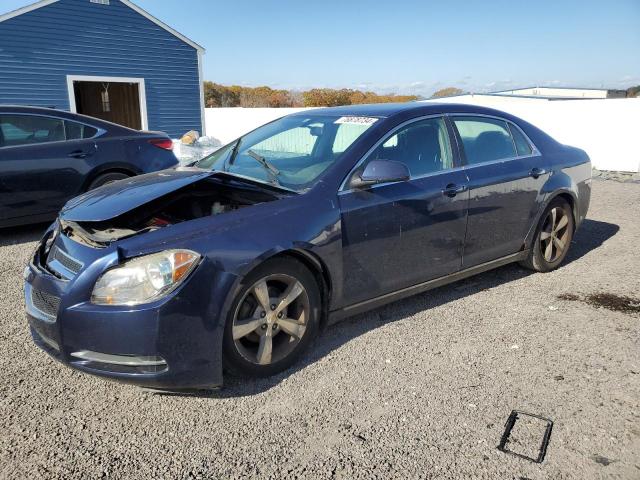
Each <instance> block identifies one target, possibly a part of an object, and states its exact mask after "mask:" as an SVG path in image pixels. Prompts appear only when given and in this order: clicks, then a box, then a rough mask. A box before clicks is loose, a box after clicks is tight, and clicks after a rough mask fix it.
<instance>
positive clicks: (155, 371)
mask: <svg viewBox="0 0 640 480" xmlns="http://www.w3.org/2000/svg"><path fill="white" fill-rule="evenodd" d="M55 246H56V247H58V248H59V249H60V250H62V251H64V252H65V254H66V255H68V256H69V257H70V258H72V259H74V260H76V261H77V262H78V263H79V264H82V269H81V270H80V271H78V272H77V273H76V274H74V276H73V278H62V277H61V276H59V275H56V274H55V272H51V271H48V269H47V268H45V267H44V266H43V265H42V264H41V263H40V258H39V255H40V254H39V253H38V252H37V253H36V255H35V257H34V259H33V261H32V262H31V263H30V265H29V266H28V267H27V268H26V269H25V272H24V277H25V287H24V293H25V303H26V310H27V318H28V322H29V327H30V329H31V333H32V336H33V339H34V342H35V343H36V344H37V345H38V346H39V347H40V348H42V349H43V350H44V351H46V352H47V353H49V354H50V355H51V356H53V357H54V358H56V359H57V360H59V361H60V362H62V363H64V364H66V365H68V366H71V367H73V368H76V369H78V370H82V371H84V372H87V373H91V374H94V375H99V376H102V377H108V378H112V379H114V380H118V381H122V382H126V383H132V384H135V385H140V386H145V387H148V388H156V389H163V390H174V389H176V390H181V389H208V388H213V387H217V386H220V385H221V384H222V333H223V330H224V319H225V318H226V315H225V314H224V300H225V298H227V293H228V291H229V289H230V288H231V285H233V284H234V282H235V279H236V277H234V276H232V275H229V274H225V273H224V272H217V271H215V270H214V269H213V267H212V266H211V264H210V263H208V262H203V263H202V264H201V265H200V266H199V267H198V268H197V269H196V270H195V271H194V272H193V273H192V275H191V277H190V278H189V279H187V280H186V281H185V283H184V284H183V285H181V286H180V287H179V288H178V289H176V290H175V291H174V292H172V293H171V294H170V295H168V296H167V297H164V298H162V299H160V300H158V301H156V302H153V303H149V304H145V305H136V306H104V305H94V304H92V303H91V302H90V301H89V299H90V298H91V291H92V289H93V285H94V284H95V281H96V280H97V278H98V277H99V275H100V274H101V273H102V272H103V271H104V270H105V269H106V268H108V267H109V266H110V265H112V264H113V263H114V262H115V261H117V254H116V252H115V250H114V251H110V249H101V250H96V249H93V248H90V247H87V246H84V245H80V244H78V243H76V242H73V241H72V240H70V239H68V238H66V237H64V236H61V237H60V238H58V239H56V241H55ZM69 276H71V275H69ZM221 318H222V319H223V320H220V319H221Z"/></svg>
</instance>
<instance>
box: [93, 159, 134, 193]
mask: <svg viewBox="0 0 640 480" xmlns="http://www.w3.org/2000/svg"><path fill="white" fill-rule="evenodd" d="M107 173H124V174H125V175H128V176H130V177H135V176H136V175H139V174H140V173H141V172H140V171H138V170H137V169H136V168H134V167H132V166H131V165H121V164H110V165H101V166H99V167H96V168H94V169H93V170H92V171H91V172H90V173H89V174H88V175H87V177H86V178H85V180H84V183H83V184H82V192H86V191H87V188H89V185H91V183H92V182H93V181H94V180H95V179H96V178H98V177H99V176H101V175H105V174H107Z"/></svg>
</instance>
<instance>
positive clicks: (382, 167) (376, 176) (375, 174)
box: [349, 160, 409, 188]
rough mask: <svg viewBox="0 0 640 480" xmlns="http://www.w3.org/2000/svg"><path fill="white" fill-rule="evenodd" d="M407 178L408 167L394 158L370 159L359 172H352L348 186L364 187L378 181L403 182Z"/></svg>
mask: <svg viewBox="0 0 640 480" xmlns="http://www.w3.org/2000/svg"><path fill="white" fill-rule="evenodd" d="M406 180H409V169H408V168H407V166H406V165H405V164H404V163H401V162H396V161H394V160H371V161H370V162H369V163H368V164H367V166H366V167H365V168H364V171H363V172H362V173H361V174H357V173H356V174H354V175H353V177H351V181H350V182H349V187H350V188H365V187H368V186H370V185H376V184H378V183H390V182H404V181H406Z"/></svg>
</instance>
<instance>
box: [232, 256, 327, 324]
mask: <svg viewBox="0 0 640 480" xmlns="http://www.w3.org/2000/svg"><path fill="white" fill-rule="evenodd" d="M278 258H291V259H293V260H296V261H298V262H300V263H302V264H303V265H304V266H305V267H306V268H307V269H309V271H310V272H311V273H312V274H313V276H314V278H315V279H316V282H317V284H318V289H319V290H320V298H321V301H322V312H321V318H320V328H321V329H322V328H324V327H325V326H326V325H327V320H328V318H329V305H330V304H331V293H332V281H331V275H330V272H329V269H328V268H327V266H326V264H325V263H324V262H323V261H322V259H321V258H320V257H319V256H318V255H316V254H315V253H313V252H311V251H309V250H307V249H304V248H296V247H292V248H288V249H277V250H272V251H270V252H269V253H267V254H266V255H262V256H260V257H259V258H257V259H256V261H255V262H252V263H251V265H250V266H248V268H246V269H245V270H244V271H243V272H242V273H241V275H240V283H242V282H243V279H244V278H245V277H246V276H247V275H249V274H250V273H251V272H253V271H254V270H255V269H256V268H258V267H259V266H260V265H262V264H263V263H264V262H266V261H267V260H273V259H278Z"/></svg>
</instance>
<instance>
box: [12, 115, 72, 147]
mask: <svg viewBox="0 0 640 480" xmlns="http://www.w3.org/2000/svg"><path fill="white" fill-rule="evenodd" d="M61 140H65V131H64V122H63V121H62V120H59V119H57V118H49V117H41V116H37V115H0V147H13V146H18V145H31V144H34V143H46V142H58V141H61Z"/></svg>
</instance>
